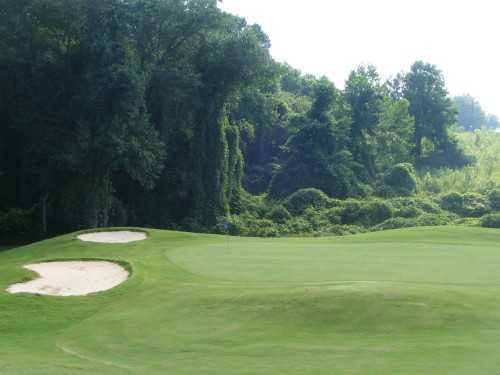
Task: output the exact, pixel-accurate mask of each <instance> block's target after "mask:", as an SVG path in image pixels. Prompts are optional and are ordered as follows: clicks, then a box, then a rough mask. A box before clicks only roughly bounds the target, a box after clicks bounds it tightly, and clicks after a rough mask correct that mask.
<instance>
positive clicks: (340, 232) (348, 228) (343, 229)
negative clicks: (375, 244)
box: [327, 225, 365, 236]
mask: <svg viewBox="0 0 500 375" xmlns="http://www.w3.org/2000/svg"><path fill="white" fill-rule="evenodd" d="M364 231H365V230H364V229H363V228H362V227H359V226H357V225H332V226H331V227H329V228H328V230H327V233H328V234H333V235H335V236H348V235H351V234H358V233H363V232H364Z"/></svg>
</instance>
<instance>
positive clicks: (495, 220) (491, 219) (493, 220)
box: [481, 213, 500, 228]
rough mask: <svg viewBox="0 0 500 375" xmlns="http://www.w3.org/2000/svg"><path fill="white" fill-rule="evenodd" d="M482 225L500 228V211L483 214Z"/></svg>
mask: <svg viewBox="0 0 500 375" xmlns="http://www.w3.org/2000/svg"><path fill="white" fill-rule="evenodd" d="M481 226H482V227H485V228H500V213H494V214H489V215H485V216H483V217H482V218H481Z"/></svg>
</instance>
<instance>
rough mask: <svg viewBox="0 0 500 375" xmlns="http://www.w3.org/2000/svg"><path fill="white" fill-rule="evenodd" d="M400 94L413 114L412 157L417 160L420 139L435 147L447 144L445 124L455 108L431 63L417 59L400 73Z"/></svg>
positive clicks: (453, 117) (438, 147)
mask: <svg viewBox="0 0 500 375" xmlns="http://www.w3.org/2000/svg"><path fill="white" fill-rule="evenodd" d="M402 92H403V95H404V97H405V98H406V99H407V100H408V102H409V103H410V114H411V115H412V116H413V117H414V118H415V133H414V144H415V148H414V151H415V158H416V160H417V161H419V160H421V159H422V157H423V156H424V155H423V141H424V139H426V140H427V141H428V142H430V143H431V144H432V145H433V147H434V150H437V151H439V150H440V149H441V148H443V147H444V146H445V145H448V144H449V138H448V131H447V130H448V128H449V127H450V126H451V125H452V124H454V122H455V116H456V112H455V109H454V108H453V105H452V102H451V100H450V98H449V97H448V92H447V90H446V86H445V82H444V78H443V75H442V73H441V71H440V70H438V68H437V67H436V66H434V65H431V64H427V63H424V62H422V61H417V62H416V63H415V64H413V66H412V67H411V70H410V72H409V73H407V74H406V75H405V76H404V81H403V90H402Z"/></svg>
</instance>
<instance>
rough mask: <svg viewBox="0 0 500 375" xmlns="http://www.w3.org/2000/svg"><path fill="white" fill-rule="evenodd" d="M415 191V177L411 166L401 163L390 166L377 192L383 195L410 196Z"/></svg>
mask: <svg viewBox="0 0 500 375" xmlns="http://www.w3.org/2000/svg"><path fill="white" fill-rule="evenodd" d="M416 192H417V177H416V175H415V170H414V168H413V166H412V165H411V164H409V163H401V164H397V165H395V166H394V167H392V168H391V169H390V170H389V171H388V172H387V173H386V175H385V176H384V177H383V182H382V184H381V185H379V194H380V195H382V196H385V197H394V196H411V195H414V194H415V193H416Z"/></svg>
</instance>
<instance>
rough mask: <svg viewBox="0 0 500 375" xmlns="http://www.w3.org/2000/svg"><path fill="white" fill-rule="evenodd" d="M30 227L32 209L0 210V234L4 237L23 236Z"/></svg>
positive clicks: (31, 224) (31, 223) (31, 225)
mask: <svg viewBox="0 0 500 375" xmlns="http://www.w3.org/2000/svg"><path fill="white" fill-rule="evenodd" d="M32 227H33V209H30V210H25V209H22V208H11V209H9V210H6V211H4V212H0V234H2V235H4V236H5V237H17V236H23V235H25V234H26V233H28V232H29V231H30V230H32Z"/></svg>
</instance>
